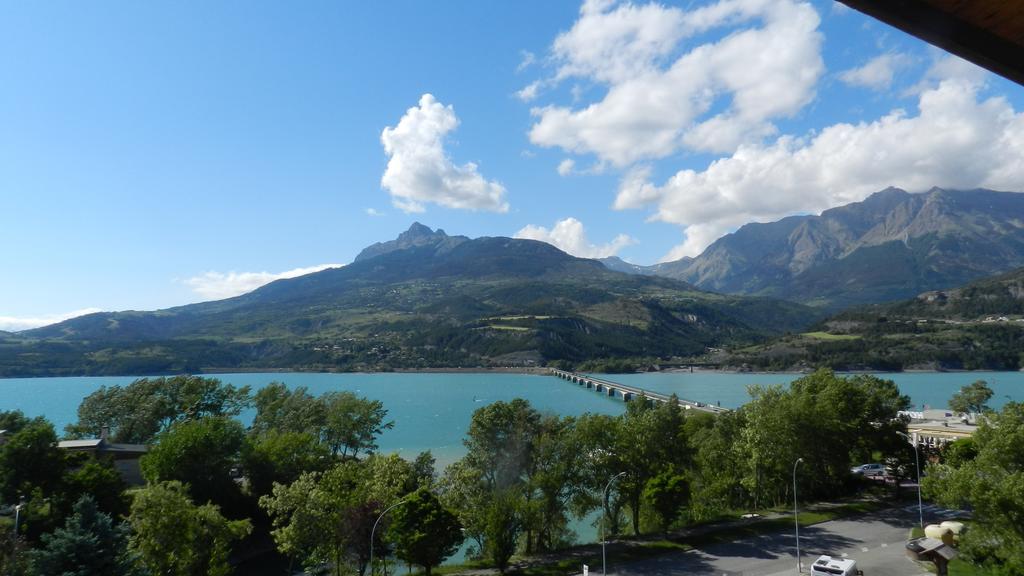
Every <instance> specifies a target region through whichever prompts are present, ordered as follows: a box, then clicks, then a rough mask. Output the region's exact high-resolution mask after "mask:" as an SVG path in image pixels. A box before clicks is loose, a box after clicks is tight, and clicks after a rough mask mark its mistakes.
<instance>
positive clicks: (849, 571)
mask: <svg viewBox="0 0 1024 576" xmlns="http://www.w3.org/2000/svg"><path fill="white" fill-rule="evenodd" d="M811 576H864V571H863V570H858V569H857V562H856V561H855V560H850V559H848V558H833V557H831V556H818V559H817V560H815V561H814V564H811Z"/></svg>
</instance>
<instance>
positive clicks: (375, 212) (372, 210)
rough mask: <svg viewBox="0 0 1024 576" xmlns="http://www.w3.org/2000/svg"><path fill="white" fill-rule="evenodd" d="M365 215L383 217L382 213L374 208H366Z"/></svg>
mask: <svg viewBox="0 0 1024 576" xmlns="http://www.w3.org/2000/svg"><path fill="white" fill-rule="evenodd" d="M366 215H367V216H383V215H384V213H383V212H381V211H380V210H377V209H376V208H367V209H366Z"/></svg>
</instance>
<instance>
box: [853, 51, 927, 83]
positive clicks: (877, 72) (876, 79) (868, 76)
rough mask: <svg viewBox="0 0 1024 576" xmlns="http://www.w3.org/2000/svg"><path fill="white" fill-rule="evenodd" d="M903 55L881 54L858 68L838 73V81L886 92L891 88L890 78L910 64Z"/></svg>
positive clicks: (907, 58) (909, 60)
mask: <svg viewBox="0 0 1024 576" xmlns="http://www.w3.org/2000/svg"><path fill="white" fill-rule="evenodd" d="M911 63H912V62H911V59H910V57H909V56H907V55H905V54H882V55H881V56H876V57H874V58H872V59H871V60H868V61H867V63H865V64H864V65H863V66H860V67H859V68H852V69H850V70H845V71H843V72H840V73H839V79H840V80H842V81H843V82H844V83H845V84H848V85H850V86H860V87H863V88H870V89H871V90H878V91H881V90H888V89H889V87H890V86H892V77H893V75H894V74H895V73H896V72H897V71H898V70H900V69H902V68H905V67H907V66H909V65H910V64H911Z"/></svg>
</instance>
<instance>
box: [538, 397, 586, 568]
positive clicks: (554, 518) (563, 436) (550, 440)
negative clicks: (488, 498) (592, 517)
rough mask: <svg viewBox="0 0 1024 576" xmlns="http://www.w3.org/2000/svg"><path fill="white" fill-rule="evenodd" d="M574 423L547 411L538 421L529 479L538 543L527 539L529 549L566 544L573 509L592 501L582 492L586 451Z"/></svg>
mask: <svg viewBox="0 0 1024 576" xmlns="http://www.w3.org/2000/svg"><path fill="white" fill-rule="evenodd" d="M575 423H576V421H575V419H573V418H560V417H558V416H555V415H551V414H548V415H544V416H543V417H542V418H541V421H540V423H539V425H538V430H537V436H536V438H535V439H534V443H533V458H532V462H531V465H530V468H529V471H528V482H527V494H528V498H529V503H530V504H531V506H530V508H531V510H530V512H531V514H530V515H531V516H532V518H531V522H530V523H531V530H530V534H529V535H530V536H532V537H533V538H534V539H535V546H531V544H532V543H531V542H527V550H528V551H530V550H533V549H537V550H552V549H554V548H556V547H558V546H561V545H563V544H567V543H568V542H569V540H570V537H569V536H570V532H569V529H568V523H569V515H570V512H571V511H572V510H576V511H580V510H581V509H582V508H584V507H586V505H587V503H589V500H587V499H586V498H585V496H584V494H583V493H584V492H585V491H586V487H585V486H584V483H583V479H584V477H583V475H582V470H583V468H582V460H583V459H584V458H585V454H584V452H583V450H582V449H581V446H580V445H579V443H578V441H579V436H578V435H577V434H576V433H575V430H574V428H575ZM578 515H580V516H582V514H578Z"/></svg>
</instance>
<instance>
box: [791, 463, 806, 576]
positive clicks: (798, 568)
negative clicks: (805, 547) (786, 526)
mask: <svg viewBox="0 0 1024 576" xmlns="http://www.w3.org/2000/svg"><path fill="white" fill-rule="evenodd" d="M803 461H804V459H803V458H797V459H796V462H793V523H794V527H795V528H796V573H797V574H800V571H801V569H802V568H803V564H802V563H801V561H800V516H799V514H800V510H799V509H798V508H797V499H796V467H797V466H798V465H799V464H800V463H801V462H803Z"/></svg>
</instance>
